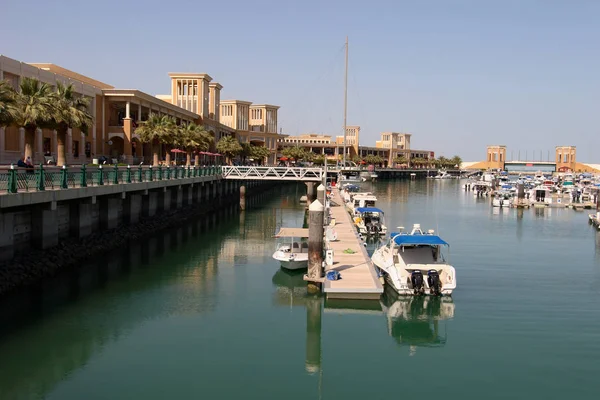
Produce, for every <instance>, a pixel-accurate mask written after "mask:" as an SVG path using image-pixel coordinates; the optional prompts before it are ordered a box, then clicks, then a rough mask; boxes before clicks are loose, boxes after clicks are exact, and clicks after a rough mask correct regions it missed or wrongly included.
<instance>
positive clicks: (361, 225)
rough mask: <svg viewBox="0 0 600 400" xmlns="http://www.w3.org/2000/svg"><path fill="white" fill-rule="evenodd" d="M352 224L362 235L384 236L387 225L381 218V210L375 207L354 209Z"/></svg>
mask: <svg viewBox="0 0 600 400" xmlns="http://www.w3.org/2000/svg"><path fill="white" fill-rule="evenodd" d="M354 224H355V225H356V228H357V229H358V231H359V232H360V233H361V234H363V235H369V236H371V235H372V236H375V235H380V236H385V235H386V234H387V227H386V226H385V224H384V220H383V211H382V210H380V209H379V208H375V207H358V208H355V209H354Z"/></svg>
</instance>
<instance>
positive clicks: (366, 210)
mask: <svg viewBox="0 0 600 400" xmlns="http://www.w3.org/2000/svg"><path fill="white" fill-rule="evenodd" d="M355 210H356V211H358V212H359V213H364V212H378V213H382V214H383V211H382V210H380V209H379V208H375V207H357V208H355Z"/></svg>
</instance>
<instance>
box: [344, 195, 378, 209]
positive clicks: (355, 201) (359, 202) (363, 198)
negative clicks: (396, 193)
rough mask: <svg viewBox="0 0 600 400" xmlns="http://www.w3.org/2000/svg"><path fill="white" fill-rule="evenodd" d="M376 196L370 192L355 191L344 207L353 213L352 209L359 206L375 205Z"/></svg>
mask: <svg viewBox="0 0 600 400" xmlns="http://www.w3.org/2000/svg"><path fill="white" fill-rule="evenodd" d="M376 202H377V196H375V195H374V194H373V193H371V192H363V193H355V194H353V195H351V196H350V199H349V201H346V207H347V208H348V211H350V214H352V215H354V210H355V209H357V208H359V207H375V203H376Z"/></svg>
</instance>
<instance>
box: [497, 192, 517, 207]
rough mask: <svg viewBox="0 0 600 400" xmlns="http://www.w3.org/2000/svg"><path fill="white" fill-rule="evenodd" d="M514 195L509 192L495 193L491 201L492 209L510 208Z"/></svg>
mask: <svg viewBox="0 0 600 400" xmlns="http://www.w3.org/2000/svg"><path fill="white" fill-rule="evenodd" d="M513 197H514V193H512V192H509V191H501V192H498V193H496V195H495V196H494V198H493V199H492V207H500V208H510V206H511V203H512V199H513Z"/></svg>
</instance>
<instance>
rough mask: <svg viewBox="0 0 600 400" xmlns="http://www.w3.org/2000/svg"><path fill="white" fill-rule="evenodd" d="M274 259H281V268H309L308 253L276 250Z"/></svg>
mask: <svg viewBox="0 0 600 400" xmlns="http://www.w3.org/2000/svg"><path fill="white" fill-rule="evenodd" d="M273 259H275V260H277V261H279V263H280V264H281V268H284V269H288V270H297V269H306V268H308V253H285V252H282V251H276V252H275V253H274V254H273Z"/></svg>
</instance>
